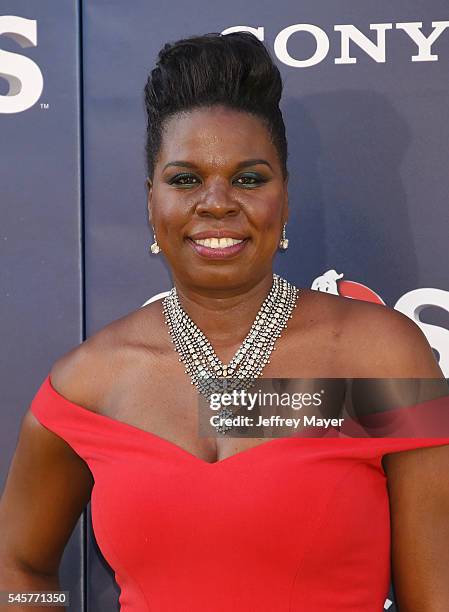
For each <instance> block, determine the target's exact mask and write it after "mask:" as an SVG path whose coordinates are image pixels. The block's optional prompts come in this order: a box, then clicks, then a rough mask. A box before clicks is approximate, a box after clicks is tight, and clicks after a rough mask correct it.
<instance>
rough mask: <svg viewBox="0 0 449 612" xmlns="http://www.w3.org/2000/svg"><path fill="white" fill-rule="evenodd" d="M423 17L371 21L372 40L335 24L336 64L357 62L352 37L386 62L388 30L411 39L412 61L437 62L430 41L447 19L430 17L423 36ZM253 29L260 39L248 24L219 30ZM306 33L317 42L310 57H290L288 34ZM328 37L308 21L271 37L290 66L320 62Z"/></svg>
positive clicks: (261, 31) (261, 35)
mask: <svg viewBox="0 0 449 612" xmlns="http://www.w3.org/2000/svg"><path fill="white" fill-rule="evenodd" d="M422 28H423V23H422V21H412V22H401V23H395V24H393V23H371V24H370V25H369V29H370V30H373V32H374V33H375V34H374V38H375V40H374V41H373V40H371V38H369V37H368V36H367V35H366V34H364V33H363V32H361V31H360V30H359V29H358V28H356V27H355V26H354V25H351V24H342V25H335V26H334V30H335V31H336V32H340V48H339V53H340V54H339V55H338V56H337V57H335V58H334V63H335V64H356V63H357V58H356V57H352V56H351V55H350V49H349V43H350V42H351V41H352V42H353V43H354V44H356V45H357V46H358V47H359V48H360V49H361V50H362V51H364V52H365V53H366V54H367V55H368V56H369V57H370V58H371V59H373V60H374V61H375V62H378V63H385V62H386V61H387V60H386V46H387V34H386V33H387V30H393V29H394V30H400V31H401V33H402V35H404V34H403V33H405V34H406V35H407V37H408V38H407V40H408V41H409V42H411V43H413V44H412V45H411V49H412V51H414V52H415V53H414V54H413V53H412V55H411V57H410V60H411V61H412V62H436V61H438V55H437V54H436V53H432V45H433V44H434V43H435V42H436V41H437V40H438V38H439V37H440V36H441V34H442V33H443V32H444V31H445V30H446V29H447V28H449V21H432V28H433V30H432V32H431V33H430V34H429V35H428V36H426V35H425V34H424V33H423V31H422ZM241 31H244V32H252V33H253V34H254V35H255V36H257V38H259V40H261V41H263V40H264V37H265V28H263V27H262V26H260V27H256V28H253V27H249V26H232V27H230V28H227V29H226V30H223V32H222V34H229V33H230V32H241ZM293 34H295V35H296V36H300V35H306V36H313V38H314V39H315V43H316V50H315V52H314V53H313V55H312V56H311V57H308V58H305V59H297V58H295V57H292V56H291V55H290V53H289V52H288V50H287V44H288V41H289V39H290V37H291V36H293ZM329 49H330V41H329V37H328V35H327V34H326V32H325V31H324V30H323V29H322V28H320V27H318V26H316V25H312V24H311V23H296V24H294V25H291V26H288V27H286V28H284V29H283V30H281V31H280V32H279V33H278V35H277V36H276V38H275V41H274V52H275V54H276V57H277V58H278V59H279V60H280V61H281V62H283V63H284V64H286V65H287V66H291V67H292V68H309V67H310V66H316V65H317V64H319V63H320V62H322V61H323V60H324V59H325V58H326V57H327V55H328V53H329Z"/></svg>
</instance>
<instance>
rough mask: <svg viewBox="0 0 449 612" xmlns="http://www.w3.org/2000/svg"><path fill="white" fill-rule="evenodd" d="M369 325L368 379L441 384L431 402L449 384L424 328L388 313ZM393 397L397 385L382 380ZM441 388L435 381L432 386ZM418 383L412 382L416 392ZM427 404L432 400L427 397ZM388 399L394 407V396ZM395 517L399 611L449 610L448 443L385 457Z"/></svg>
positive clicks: (394, 557) (395, 580) (381, 312)
mask: <svg viewBox="0 0 449 612" xmlns="http://www.w3.org/2000/svg"><path fill="white" fill-rule="evenodd" d="M376 310H377V311H376V312H373V318H372V321H371V323H372V325H371V327H368V326H367V330H369V331H367V333H366V336H367V338H368V339H369V346H370V348H371V354H370V356H371V357H372V360H370V359H369V360H368V362H369V363H370V368H371V369H370V371H368V370H367V371H366V373H364V374H363V375H364V376H366V377H379V378H380V377H385V378H391V379H394V378H397V379H407V378H409V379H423V380H425V379H438V380H432V381H430V382H431V384H429V385H428V386H426V387H423V388H425V389H426V393H428V395H429V399H431V398H432V396H433V395H432V394H434V395H435V397H439V396H441V395H442V394H447V383H446V381H445V379H444V375H443V373H442V371H441V369H440V367H439V365H438V362H437V360H436V358H435V356H434V354H433V351H432V348H431V346H430V344H429V343H428V341H427V338H426V337H425V335H424V333H423V332H422V330H421V329H420V328H419V326H418V325H417V324H416V323H415V322H414V321H412V320H411V319H409V318H408V317H407V316H406V315H404V314H402V313H400V312H398V311H395V310H393V309H390V308H383V307H382V308H380V309H376ZM380 382H381V385H382V386H383V387H384V389H388V393H390V394H391V398H393V396H394V395H395V382H394V380H391V381H383V382H382V381H380ZM433 383H435V384H433ZM397 388H398V389H399V388H400V385H399V384H398V385H397ZM412 389H413V384H411V385H410V393H411V394H412ZM421 399H426V398H421ZM384 401H385V403H386V405H387V404H388V401H389V399H388V397H387V398H386V399H385V398H384ZM382 464H383V467H384V469H385V472H386V475H387V487H388V494H389V503H390V515H391V543H392V574H393V583H394V586H395V593H396V596H397V601H398V605H399V607H400V609H401V610H409V611H410V612H414V611H415V610H435V611H437V610H438V611H439V610H446V609H447V606H448V602H449V445H448V444H442V445H439V446H428V447H421V448H415V449H410V450H404V451H400V452H392V453H389V454H386V455H384V456H383V458H382Z"/></svg>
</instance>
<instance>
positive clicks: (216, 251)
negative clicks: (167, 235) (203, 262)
mask: <svg viewBox="0 0 449 612" xmlns="http://www.w3.org/2000/svg"><path fill="white" fill-rule="evenodd" d="M187 240H188V242H189V244H191V246H192V248H193V249H194V250H195V252H196V253H198V255H200V256H202V257H207V258H209V259H226V258H228V257H233V256H234V255H236V254H238V253H240V252H241V251H243V250H244V248H245V247H246V245H247V243H248V241H249V238H232V237H230V236H222V237H220V238H216V237H211V238H190V237H188V238H187Z"/></svg>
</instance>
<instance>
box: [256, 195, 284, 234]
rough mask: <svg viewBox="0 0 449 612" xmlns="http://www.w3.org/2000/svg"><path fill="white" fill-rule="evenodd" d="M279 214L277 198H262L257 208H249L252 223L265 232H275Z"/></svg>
mask: <svg viewBox="0 0 449 612" xmlns="http://www.w3.org/2000/svg"><path fill="white" fill-rule="evenodd" d="M280 214H281V209H280V206H279V197H272V198H264V200H263V202H260V205H259V206H252V207H251V216H252V219H253V222H254V223H255V225H257V226H258V227H259V228H260V229H263V230H265V231H270V230H271V231H272V232H277V225H278V220H279V217H280Z"/></svg>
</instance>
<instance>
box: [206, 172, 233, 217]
mask: <svg viewBox="0 0 449 612" xmlns="http://www.w3.org/2000/svg"><path fill="white" fill-rule="evenodd" d="M239 211H240V205H239V203H238V202H236V201H235V200H234V198H233V197H232V195H231V194H230V192H229V188H228V185H227V184H225V181H223V182H222V181H216V182H214V183H213V184H210V185H209V186H208V187H207V188H206V189H204V191H203V193H202V197H201V199H200V201H199V202H198V204H197V206H196V213H197V214H198V215H201V216H212V217H216V218H217V219H221V218H222V217H225V216H235V215H238V213H239Z"/></svg>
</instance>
